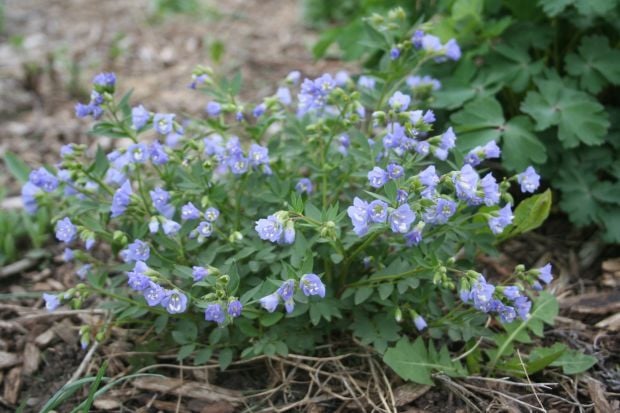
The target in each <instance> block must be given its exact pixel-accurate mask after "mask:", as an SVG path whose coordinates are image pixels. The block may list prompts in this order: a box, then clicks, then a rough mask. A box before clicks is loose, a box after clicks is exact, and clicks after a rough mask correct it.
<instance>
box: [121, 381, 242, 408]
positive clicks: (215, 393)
mask: <svg viewBox="0 0 620 413" xmlns="http://www.w3.org/2000/svg"><path fill="white" fill-rule="evenodd" d="M132 384H133V386H134V387H137V388H138V389H141V390H149V391H155V392H162V393H168V394H174V395H177V396H179V395H181V396H183V397H188V398H191V399H198V400H204V401H208V402H212V403H213V402H221V401H226V402H229V403H231V404H233V405H235V406H237V405H239V404H241V403H242V399H243V395H242V393H241V392H239V391H235V390H229V389H225V388H222V387H218V386H213V385H211V384H207V383H198V382H193V381H182V380H180V379H171V378H167V377H142V378H139V379H136V380H133V381H132Z"/></svg>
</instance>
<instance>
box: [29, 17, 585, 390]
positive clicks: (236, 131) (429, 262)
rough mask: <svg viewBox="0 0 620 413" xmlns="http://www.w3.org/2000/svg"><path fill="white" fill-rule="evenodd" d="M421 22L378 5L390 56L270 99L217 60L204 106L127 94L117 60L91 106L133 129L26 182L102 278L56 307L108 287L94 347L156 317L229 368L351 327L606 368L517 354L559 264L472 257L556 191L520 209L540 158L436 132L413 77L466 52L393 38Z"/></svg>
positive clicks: (455, 364) (528, 225) (297, 84)
mask: <svg viewBox="0 0 620 413" xmlns="http://www.w3.org/2000/svg"><path fill="white" fill-rule="evenodd" d="M403 18H404V15H403V12H402V11H400V10H395V11H394V12H392V13H391V14H390V15H389V16H387V17H385V18H382V17H379V16H375V18H374V19H373V21H372V25H371V29H373V30H375V33H376V37H377V39H382V41H385V42H387V43H388V44H390V46H391V48H390V54H389V55H387V56H389V57H388V58H386V59H384V60H383V62H382V66H381V70H379V71H376V72H373V73H368V74H364V75H361V76H351V75H349V74H347V73H345V72H339V73H336V74H334V75H333V76H332V75H330V74H324V75H322V76H320V77H318V78H315V79H303V81H302V77H301V74H300V73H298V72H291V74H289V76H288V77H287V78H286V79H285V80H283V82H282V84H281V85H280V86H279V87H278V88H277V92H276V93H275V94H274V95H273V96H269V97H267V98H265V99H264V101H263V102H260V103H258V104H256V105H251V106H250V105H247V104H243V103H241V101H240V100H239V98H238V96H237V94H238V92H239V91H240V90H241V88H242V83H241V79H240V77H239V76H233V77H222V76H221V75H219V74H217V73H215V72H213V71H212V70H210V69H208V68H203V67H198V68H196V69H195V71H194V73H193V76H192V80H191V83H190V87H191V88H192V89H195V90H196V92H195V93H197V94H198V93H199V92H203V93H204V94H203V95H199V96H203V97H205V98H206V102H207V103H206V104H205V106H206V108H205V112H206V113H205V115H204V116H202V117H200V118H197V119H185V118H182V117H181V116H180V115H177V114H172V113H158V112H155V111H150V110H149V109H148V108H149V105H148V102H143V103H142V104H140V103H138V102H132V101H131V94H130V93H126V94H125V95H124V96H123V97H122V98H120V99H119V98H117V97H116V96H117V95H118V93H117V89H120V88H121V86H120V85H117V79H116V77H115V75H114V74H112V73H102V74H99V75H97V76H96V77H95V79H94V81H93V92H92V95H91V99H90V101H89V102H83V103H78V104H77V105H76V114H77V116H79V117H82V118H90V117H92V118H94V120H95V124H94V126H93V128H92V130H91V134H92V135H94V136H99V135H102V136H107V137H113V138H118V139H123V140H125V141H126V142H127V141H128V142H127V145H125V146H123V147H120V148H119V149H117V150H115V151H113V152H111V153H105V152H104V151H103V150H102V149H99V150H98V151H97V152H96V153H88V152H87V151H86V150H85V148H84V147H83V146H80V145H67V146H65V147H63V149H62V152H61V156H62V161H61V162H60V163H59V164H58V165H56V166H55V167H53V168H52V167H50V168H39V169H36V170H34V171H32V172H31V173H30V175H29V182H28V183H27V184H26V185H25V186H24V188H23V199H24V205H25V206H26V208H27V209H28V210H29V211H30V212H35V211H37V210H38V209H40V208H42V207H44V206H45V205H46V204H47V205H50V206H52V207H53V208H54V209H55V211H56V213H55V218H54V225H55V232H56V238H57V239H58V240H59V241H61V242H63V243H64V244H65V245H66V250H65V253H64V257H65V259H66V260H67V261H73V262H75V263H76V274H77V276H78V277H80V278H81V279H82V280H83V281H82V282H80V283H79V284H78V285H76V286H75V287H74V288H71V289H69V290H68V291H66V292H62V293H59V294H45V295H44V298H45V301H46V306H47V308H48V309H49V310H50V311H54V310H55V309H57V308H58V307H59V306H60V305H63V304H67V305H70V306H73V307H80V306H83V305H85V304H86V303H89V302H91V301H92V300H91V299H92V297H101V298H104V303H103V304H102V305H103V308H106V309H109V310H110V311H111V312H112V314H113V317H112V318H111V320H109V322H108V323H107V324H104V325H96V326H92V325H84V326H83V328H82V329H81V330H80V338H81V343H82V345H83V347H84V348H87V347H89V346H92V345H93V343H95V342H103V343H105V340H106V339H107V337H108V334H109V333H108V332H109V330H110V327H111V326H119V325H123V326H133V327H140V326H143V328H144V329H149V328H151V330H152V331H154V332H153V333H152V334H153V335H154V336H153V338H152V340H153V341H152V343H153V345H156V346H158V347H162V346H164V347H168V348H176V349H177V357H178V359H179V360H184V359H190V360H192V362H193V363H195V364H202V363H205V362H206V361H208V360H209V359H210V358H211V357H212V356H216V357H217V358H218V360H219V364H220V367H221V368H223V369H224V368H226V367H228V366H229V365H230V363H231V362H232V361H233V360H234V359H236V358H239V357H241V358H249V357H252V356H257V355H262V354H266V355H279V356H286V355H287V354H288V353H289V352H293V353H312V352H313V351H314V350H315V348H316V347H317V346H319V345H321V344H323V343H325V342H326V341H327V340H329V339H330V337H334V336H339V335H340V336H342V335H343V334H344V335H345V336H346V335H352V336H354V337H355V338H356V339H358V340H359V341H360V342H361V343H362V344H363V345H369V346H372V348H373V349H374V350H375V351H376V352H377V354H379V355H380V356H381V357H382V358H383V360H384V362H385V363H387V364H388V365H389V366H391V367H392V368H393V369H394V371H396V372H397V373H398V374H399V375H401V376H402V377H403V378H405V379H409V380H413V381H416V382H419V383H432V377H433V374H434V373H437V372H440V373H443V374H447V375H450V376H465V375H468V374H478V373H482V374H491V375H494V374H502V375H504V374H509V375H513V376H524V375H528V374H533V373H535V372H537V371H540V370H541V369H543V368H544V367H546V366H548V365H553V366H557V367H561V368H562V369H563V370H564V371H565V372H566V373H569V374H572V373H576V372H580V371H583V370H584V369H587V368H588V367H589V366H591V365H592V363H593V362H594V361H595V359H593V358H592V357H589V356H584V355H581V354H579V353H576V352H575V351H572V350H569V349H568V348H567V347H566V346H564V345H560V344H557V345H554V346H551V347H536V346H533V347H530V348H527V346H525V347H523V346H521V349H522V350H524V353H516V352H515V344H516V343H517V342H525V343H528V342H530V340H531V339H530V334H535V335H538V336H541V335H542V334H543V327H544V324H551V323H552V322H553V318H554V316H555V314H556V313H557V311H558V307H557V303H556V301H555V299H554V298H553V296H552V295H550V294H548V293H546V292H541V291H540V290H542V288H543V285H545V284H548V283H549V282H550V281H551V278H552V275H551V271H552V268H551V266H550V265H544V266H542V267H539V268H525V267H524V266H517V267H516V268H515V269H514V272H513V273H512V274H511V276H510V277H509V278H508V279H506V280H501V279H499V277H497V276H496V275H495V274H485V275H483V274H481V273H479V272H476V271H474V270H473V269H472V268H473V265H474V264H473V262H474V259H475V257H476V255H477V253H478V252H479V251H485V252H491V253H492V252H493V251H494V243H495V242H496V240H498V239H506V238H507V237H510V236H514V235H517V234H520V233H522V232H524V231H528V230H531V229H533V228H535V227H537V226H538V225H540V223H541V222H542V220H543V219H544V218H545V217H546V215H547V213H548V210H549V205H550V197H549V193H548V192H545V193H543V194H540V195H534V196H532V197H530V198H528V199H526V200H525V201H523V202H522V203H521V204H520V205H519V206H516V205H513V198H512V196H511V195H510V192H509V189H510V188H511V186H512V187H513V191H517V192H522V193H523V194H526V195H530V194H532V193H534V192H535V191H536V190H537V189H538V187H539V177H538V175H537V173H536V171H535V170H534V169H533V168H531V167H528V168H524V170H523V171H522V172H520V173H518V174H516V175H514V176H508V177H505V178H504V179H501V180H497V179H496V177H495V176H494V175H493V174H492V173H490V172H488V171H486V170H485V166H484V165H485V164H484V163H482V162H483V161H484V160H485V159H494V158H497V157H499V156H500V152H501V150H500V148H499V147H498V146H497V145H496V144H493V143H488V144H486V145H484V146H481V147H479V148H475V149H473V150H472V151H470V152H468V153H462V152H460V151H458V150H457V149H455V144H456V141H457V139H458V138H457V136H456V135H455V134H454V132H453V130H452V129H451V128H445V129H439V130H438V129H435V127H434V126H433V124H434V123H435V117H434V114H433V112H432V110H429V109H428V108H427V107H426V104H427V101H428V97H429V93H428V92H429V91H428V90H426V92H424V93H419V91H418V90H417V89H416V85H415V84H412V83H413V81H412V78H411V77H409V76H413V75H415V74H417V72H418V70H419V68H420V67H421V66H422V65H424V64H451V63H449V62H451V61H456V60H458V59H459V58H460V55H461V52H460V48H459V46H458V44H457V43H456V42H455V41H454V40H451V41H448V42H446V43H442V42H441V41H440V40H439V39H438V38H436V37H434V36H432V35H428V34H425V33H423V32H421V31H416V32H415V33H414V34H412V37H411V38H410V39H408V40H405V41H400V42H399V43H398V45H397V46H392V45H393V38H392V36H394V34H395V33H397V31H398V30H400V25H401V24H402V22H403ZM296 92H297V96H296V97H297V98H296V99H294V98H293V96H294V95H295V94H296ZM513 208H514V214H513ZM155 336H156V337H157V338H155ZM413 338H415V339H414V340H412V339H413ZM483 338H486V339H487V340H484V342H483Z"/></svg>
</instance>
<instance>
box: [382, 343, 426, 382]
mask: <svg viewBox="0 0 620 413" xmlns="http://www.w3.org/2000/svg"><path fill="white" fill-rule="evenodd" d="M383 361H384V362H385V364H387V365H388V366H390V367H391V368H392V370H394V371H395V372H396V374H398V375H399V376H400V377H402V378H403V379H406V380H411V381H415V382H416V383H420V384H429V385H432V384H433V380H432V379H431V371H432V369H433V368H434V367H437V366H435V365H434V364H433V363H431V362H430V361H429V360H428V352H427V351H426V347H425V346H424V341H423V340H422V338H421V337H418V339H417V340H416V341H415V342H414V343H413V344H412V343H411V342H410V341H409V340H408V339H406V338H402V339H400V340H399V341H398V342H397V343H396V346H394V347H391V348H388V350H387V351H386V352H385V355H384V356H383Z"/></svg>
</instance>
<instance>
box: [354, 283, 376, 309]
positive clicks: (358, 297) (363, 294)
mask: <svg viewBox="0 0 620 413" xmlns="http://www.w3.org/2000/svg"><path fill="white" fill-rule="evenodd" d="M372 292H373V289H372V288H371V287H360V288H358V289H357V290H356V291H355V298H354V302H355V305H360V304H361V303H363V302H364V301H366V300H367V299H368V297H370V296H371V295H372Z"/></svg>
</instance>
